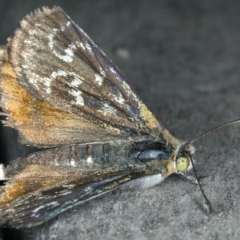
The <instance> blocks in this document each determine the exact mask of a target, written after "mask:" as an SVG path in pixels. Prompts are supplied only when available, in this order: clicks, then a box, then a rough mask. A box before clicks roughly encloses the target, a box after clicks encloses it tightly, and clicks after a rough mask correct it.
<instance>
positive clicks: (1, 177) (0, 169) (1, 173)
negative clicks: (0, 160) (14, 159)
mask: <svg viewBox="0 0 240 240" xmlns="http://www.w3.org/2000/svg"><path fill="white" fill-rule="evenodd" d="M5 179H6V177H5V172H4V165H3V164H0V180H5Z"/></svg>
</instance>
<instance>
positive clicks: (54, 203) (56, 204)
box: [32, 202, 59, 214]
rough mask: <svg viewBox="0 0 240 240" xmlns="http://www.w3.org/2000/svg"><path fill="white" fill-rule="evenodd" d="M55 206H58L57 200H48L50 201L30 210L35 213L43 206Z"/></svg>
mask: <svg viewBox="0 0 240 240" xmlns="http://www.w3.org/2000/svg"><path fill="white" fill-rule="evenodd" d="M50 206H52V207H55V206H59V202H50V203H46V204H44V205H41V206H40V207H38V208H35V209H34V210H33V211H32V212H33V213H34V214H35V213H37V212H38V211H39V210H41V209H43V208H46V207H50Z"/></svg>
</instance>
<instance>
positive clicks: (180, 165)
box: [176, 157, 190, 172]
mask: <svg viewBox="0 0 240 240" xmlns="http://www.w3.org/2000/svg"><path fill="white" fill-rule="evenodd" d="M189 164H190V161H189V159H188V158H186V157H180V158H178V159H177V163H176V168H177V171H179V172H184V171H186V170H187V168H188V167H189Z"/></svg>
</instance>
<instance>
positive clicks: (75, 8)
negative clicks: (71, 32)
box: [0, 0, 240, 240]
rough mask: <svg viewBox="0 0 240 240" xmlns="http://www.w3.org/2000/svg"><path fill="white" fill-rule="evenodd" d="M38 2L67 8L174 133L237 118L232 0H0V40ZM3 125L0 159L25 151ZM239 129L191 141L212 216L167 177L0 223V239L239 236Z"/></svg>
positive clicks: (237, 45) (237, 55)
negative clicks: (34, 217)
mask: <svg viewBox="0 0 240 240" xmlns="http://www.w3.org/2000/svg"><path fill="white" fill-rule="evenodd" d="M43 5H48V6H52V5H59V6H61V7H62V8H63V9H65V11H66V12H67V13H68V15H70V16H71V17H72V19H73V20H74V21H75V22H76V23H78V24H79V25H80V26H81V27H82V28H83V29H84V30H85V31H86V32H87V33H88V34H89V35H90V37H91V38H92V39H93V40H94V41H95V42H96V43H97V44H98V45H99V46H100V47H101V48H102V49H103V50H104V51H105V52H106V54H107V55H108V56H109V57H110V58H111V59H112V60H113V61H114V62H115V63H116V64H117V65H118V66H119V68H120V69H121V70H122V71H123V72H124V73H125V75H126V76H127V78H128V79H129V82H130V84H131V85H133V86H134V87H135V89H136V91H137V92H138V93H139V95H140V96H141V97H142V99H143V100H144V101H145V102H146V103H147V104H148V106H150V108H151V109H152V110H153V112H154V113H155V114H156V116H157V117H158V118H159V119H160V120H161V122H162V123H163V125H164V126H165V127H166V128H167V129H169V130H170V131H171V132H172V133H173V134H174V135H176V136H178V137H179V138H181V139H186V140H189V139H192V138H193V137H195V136H196V135H198V134H200V133H201V132H203V131H204V130H207V129H209V128H212V127H214V126H216V125H218V124H220V123H223V122H226V121H229V120H233V119H237V118H240V107H239V103H240V94H239V92H240V68H239V64H240V14H239V12H240V2H239V1H238V0H232V1H227V0H212V1H209V0H201V1H199V0H164V1H157V0H153V1H140V0H139V1H137V0H132V1H122V0H105V1H89V0H82V1H79V0H78V1H77V0H76V1H70V0H69V1H41V0H35V1H21V2H20V1H14V0H5V1H4V0H0V44H5V39H6V38H7V37H8V36H11V35H12V34H13V32H14V29H15V28H16V27H17V26H18V23H19V21H20V19H21V18H22V17H23V16H24V15H25V14H27V13H29V12H30V11H32V10H34V9H35V8H37V7H41V6H43ZM122 52H125V53H127V54H126V55H127V57H126V56H122V54H121V53H122ZM1 131H2V135H1V146H2V147H1V149H0V151H1V160H2V161H5V160H10V159H14V158H16V157H19V156H24V155H25V154H26V152H27V151H29V149H27V150H26V148H23V147H22V146H21V145H19V144H17V141H16V136H17V134H16V132H15V131H13V130H9V129H7V130H3V129H1ZM239 133H240V129H239V126H237V125H235V126H231V127H227V128H225V129H224V130H221V131H219V132H216V133H214V134H212V135H209V136H207V137H205V138H203V139H202V140H201V141H198V142H197V144H196V147H197V154H196V156H195V159H196V160H197V164H196V167H197V169H198V173H199V175H201V176H208V178H205V179H204V180H203V184H204V190H205V192H206V195H207V196H208V197H209V199H210V201H211V202H212V205H213V213H212V214H211V215H210V216H206V215H205V214H204V213H203V210H202V205H201V204H202V198H201V195H200V192H199V190H198V188H197V187H196V186H194V185H192V184H191V183H188V182H186V181H185V180H183V179H181V178H179V177H177V176H172V177H170V178H169V179H167V180H166V181H164V182H163V183H162V184H161V185H158V186H155V187H153V188H151V189H148V190H145V191H142V190H139V189H134V190H127V189H126V190H123V189H119V190H116V191H114V192H112V193H109V194H107V195H105V196H103V197H101V198H98V199H95V200H93V201H91V202H88V203H87V204H84V205H82V206H79V207H75V208H74V209H72V210H70V211H68V212H66V213H63V214H60V215H59V216H58V217H56V218H55V219H53V220H52V221H50V222H48V223H47V224H45V225H43V226H40V227H36V228H33V229H30V230H27V231H17V230H10V229H3V230H2V231H1V233H0V234H1V235H0V239H47V240H50V239H69V240H71V239H239V238H240V228H239V222H240V219H239V218H240V217H239V216H240V201H239V198H240V186H239V182H240V180H239V172H240V166H239V158H240V150H239V142H240V137H239Z"/></svg>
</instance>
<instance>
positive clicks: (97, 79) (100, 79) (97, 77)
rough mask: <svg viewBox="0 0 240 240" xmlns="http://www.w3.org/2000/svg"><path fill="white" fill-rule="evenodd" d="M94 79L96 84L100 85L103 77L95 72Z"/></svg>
mask: <svg viewBox="0 0 240 240" xmlns="http://www.w3.org/2000/svg"><path fill="white" fill-rule="evenodd" d="M95 81H96V82H97V84H98V85H99V86H102V83H103V77H102V76H100V75H99V74H95Z"/></svg>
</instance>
